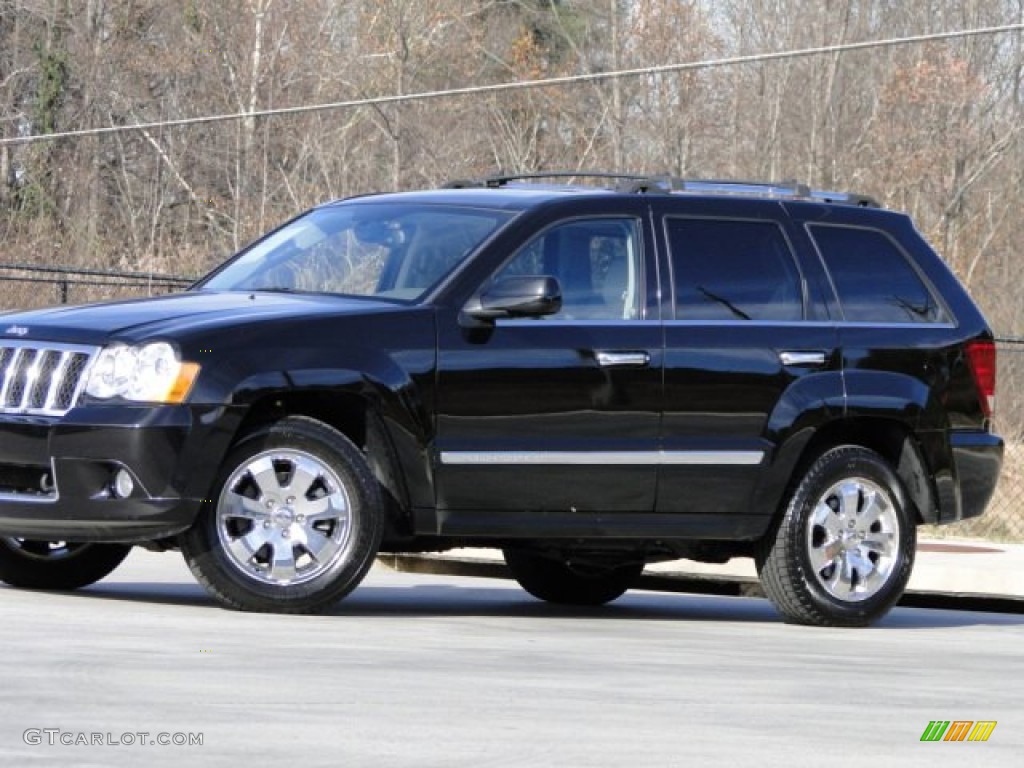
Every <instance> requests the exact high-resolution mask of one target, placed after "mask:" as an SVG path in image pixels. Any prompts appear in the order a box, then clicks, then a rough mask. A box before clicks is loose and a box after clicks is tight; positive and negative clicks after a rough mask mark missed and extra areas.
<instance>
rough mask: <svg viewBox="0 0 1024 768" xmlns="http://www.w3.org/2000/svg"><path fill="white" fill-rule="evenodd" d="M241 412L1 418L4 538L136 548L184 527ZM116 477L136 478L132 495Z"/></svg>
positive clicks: (114, 409)
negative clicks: (116, 486)
mask: <svg viewBox="0 0 1024 768" xmlns="http://www.w3.org/2000/svg"><path fill="white" fill-rule="evenodd" d="M241 415H242V413H241V410H240V409H235V408H225V407H223V406H209V407H204V406H184V405H180V406H157V407H153V406H149V407H145V406H127V405H118V406H114V405H108V406H95V407H82V408H75V409H72V410H71V411H69V412H68V413H67V414H66V415H64V416H63V417H61V418H59V419H55V418H47V417H34V416H20V415H9V414H3V415H0V536H17V537H21V538H35V539H47V540H64V541H104V542H139V541H147V540H151V539H157V538H163V537H166V536H171V535H173V534H176V533H179V532H180V531H183V530H185V529H186V528H188V527H189V526H190V525H191V524H192V521H193V520H194V519H195V516H196V514H197V513H198V511H199V508H200V506H201V505H202V503H203V499H204V497H205V496H206V495H207V494H208V493H209V492H210V488H211V486H212V484H213V481H214V479H215V473H216V472H217V469H218V467H219V465H220V462H221V459H222V458H223V456H224V454H225V452H226V451H227V448H228V446H229V445H230V443H231V440H232V438H233V436H234V433H235V430H236V429H237V427H238V424H239V422H240V420H241ZM120 470H123V471H126V472H127V473H128V474H129V475H130V476H131V478H132V480H133V486H134V489H133V491H132V493H131V494H130V495H129V496H128V497H126V498H119V497H118V496H117V494H116V493H115V492H114V490H113V480H114V477H115V475H116V474H117V472H118V471H120Z"/></svg>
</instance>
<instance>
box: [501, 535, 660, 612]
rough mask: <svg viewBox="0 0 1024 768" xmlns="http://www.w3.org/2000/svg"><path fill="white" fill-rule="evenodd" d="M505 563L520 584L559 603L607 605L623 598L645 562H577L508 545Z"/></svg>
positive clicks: (548, 600)
mask: <svg viewBox="0 0 1024 768" xmlns="http://www.w3.org/2000/svg"><path fill="white" fill-rule="evenodd" d="M504 555H505V563H506V565H508V568H509V570H510V571H511V572H512V577H513V578H514V579H515V580H516V581H517V582H519V586H521V587H522V588H523V589H525V590H526V591H527V592H529V593H530V594H531V595H533V596H534V597H536V598H537V599H538V600H544V601H546V602H549V603H557V604H559V605H590V606H593V605H604V604H605V603H610V602H611V601H612V600H615V599H617V598H619V597H621V596H622V595H623V594H624V593H625V592H626V590H628V589H629V588H630V587H631V586H633V584H634V583H635V582H636V580H637V578H639V576H640V574H641V573H642V572H643V570H644V565H643V563H627V564H615V563H609V564H603V563H594V562H574V561H573V560H572V558H570V557H556V556H555V555H547V554H541V553H537V552H534V551H532V550H528V549H519V548H513V547H508V548H506V549H505V550H504Z"/></svg>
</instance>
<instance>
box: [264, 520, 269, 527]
mask: <svg viewBox="0 0 1024 768" xmlns="http://www.w3.org/2000/svg"><path fill="white" fill-rule="evenodd" d="M263 527H264V528H269V527H270V521H269V520H264V521H263Z"/></svg>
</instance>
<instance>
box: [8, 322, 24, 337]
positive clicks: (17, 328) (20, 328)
mask: <svg viewBox="0 0 1024 768" xmlns="http://www.w3.org/2000/svg"><path fill="white" fill-rule="evenodd" d="M4 333H5V334H7V335H8V336H28V328H26V327H25V326H24V325H11V326H8V327H7V329H6V330H5V331H4Z"/></svg>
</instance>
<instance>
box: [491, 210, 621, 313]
mask: <svg viewBox="0 0 1024 768" xmlns="http://www.w3.org/2000/svg"><path fill="white" fill-rule="evenodd" d="M639 246H640V243H639V236H638V232H637V225H636V221H634V220H633V219H585V220H578V221H571V222H566V223H565V224H559V225H556V226H554V227H552V228H550V229H548V230H545V231H544V232H543V233H541V234H540V235H538V236H537V237H536V238H534V239H533V240H531V241H530V242H529V243H527V244H526V245H525V246H524V247H523V248H521V249H520V250H519V252H518V253H517V254H516V255H515V256H514V257H513V258H512V260H511V261H510V262H509V263H508V264H506V265H505V267H504V268H503V269H502V270H501V271H500V272H499V273H498V274H497V275H496V277H495V280H501V279H503V278H505V277H508V276H509V275H550V276H551V277H554V278H557V279H558V284H559V286H560V287H561V289H562V309H561V311H560V312H559V313H558V314H555V315H549V316H548V317H551V318H554V319H561V320H633V319H635V318H637V317H639V314H640V247H639Z"/></svg>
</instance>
